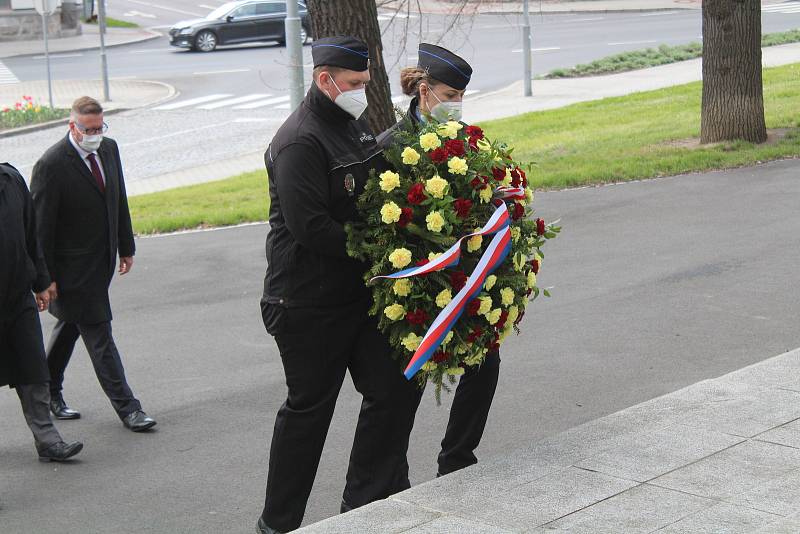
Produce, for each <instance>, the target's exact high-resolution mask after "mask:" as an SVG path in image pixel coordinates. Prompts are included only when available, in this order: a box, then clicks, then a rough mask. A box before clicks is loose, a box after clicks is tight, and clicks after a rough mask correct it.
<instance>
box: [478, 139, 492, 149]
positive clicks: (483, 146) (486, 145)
mask: <svg viewBox="0 0 800 534" xmlns="http://www.w3.org/2000/svg"><path fill="white" fill-rule="evenodd" d="M478 149H479V150H480V151H481V152H489V151H490V150H491V149H492V145H491V143H489V141H487V140H486V139H478Z"/></svg>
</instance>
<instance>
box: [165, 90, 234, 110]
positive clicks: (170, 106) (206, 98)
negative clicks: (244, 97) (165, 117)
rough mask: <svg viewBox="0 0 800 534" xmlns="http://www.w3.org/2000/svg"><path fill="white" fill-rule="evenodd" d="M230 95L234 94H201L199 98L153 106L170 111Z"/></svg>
mask: <svg viewBox="0 0 800 534" xmlns="http://www.w3.org/2000/svg"><path fill="white" fill-rule="evenodd" d="M229 96H233V95H230V94H227V93H224V94H218V95H206V96H201V97H198V98H190V99H189V100H182V101H180V102H175V103H174V104H166V105H163V106H158V107H157V108H153V109H157V110H159V111H169V110H172V109H180V108H186V107H189V106H194V105H195V104H202V103H204V102H211V101H212V100H219V99H220V98H228V97H229Z"/></svg>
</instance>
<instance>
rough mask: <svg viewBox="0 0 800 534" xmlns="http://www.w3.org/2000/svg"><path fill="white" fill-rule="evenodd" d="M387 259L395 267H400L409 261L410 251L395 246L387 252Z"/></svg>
mask: <svg viewBox="0 0 800 534" xmlns="http://www.w3.org/2000/svg"><path fill="white" fill-rule="evenodd" d="M389 261H390V262H392V266H393V267H394V268H395V269H402V268H403V267H405V266H406V265H408V264H409V263H411V251H410V250H408V249H407V248H396V249H394V250H393V251H392V253H391V254H389Z"/></svg>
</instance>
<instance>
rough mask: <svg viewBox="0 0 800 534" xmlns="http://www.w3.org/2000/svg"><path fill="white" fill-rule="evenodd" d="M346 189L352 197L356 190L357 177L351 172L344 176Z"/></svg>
mask: <svg viewBox="0 0 800 534" xmlns="http://www.w3.org/2000/svg"><path fill="white" fill-rule="evenodd" d="M344 190H345V191H347V194H348V195H349V196H351V197H352V196H353V195H354V194H355V192H356V179H355V178H354V177H353V175H352V174H350V173H347V174H346V175H345V176H344Z"/></svg>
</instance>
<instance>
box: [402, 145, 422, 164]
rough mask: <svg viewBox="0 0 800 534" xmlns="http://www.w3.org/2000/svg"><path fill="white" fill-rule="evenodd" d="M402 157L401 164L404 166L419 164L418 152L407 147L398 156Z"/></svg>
mask: <svg viewBox="0 0 800 534" xmlns="http://www.w3.org/2000/svg"><path fill="white" fill-rule="evenodd" d="M400 155H401V156H403V163H405V164H406V165H416V164H417V163H418V162H419V152H417V151H416V150H414V149H413V148H411V147H410V146H407V147H406V148H404V149H403V153H402V154H400Z"/></svg>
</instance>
